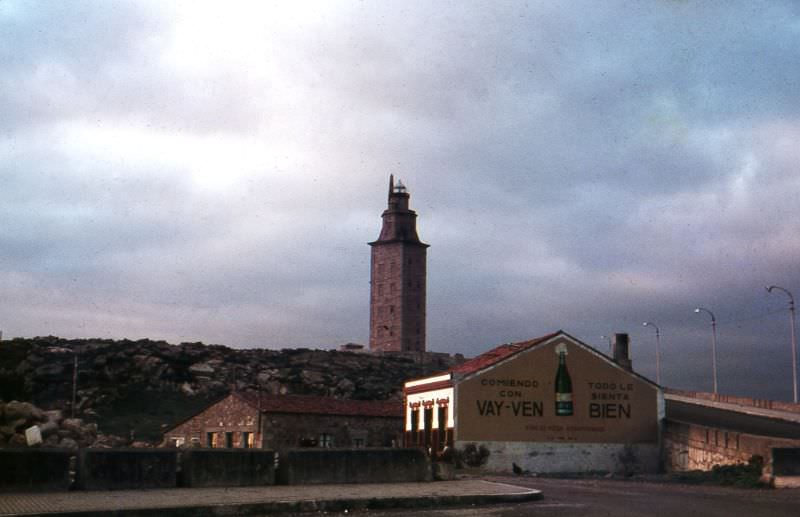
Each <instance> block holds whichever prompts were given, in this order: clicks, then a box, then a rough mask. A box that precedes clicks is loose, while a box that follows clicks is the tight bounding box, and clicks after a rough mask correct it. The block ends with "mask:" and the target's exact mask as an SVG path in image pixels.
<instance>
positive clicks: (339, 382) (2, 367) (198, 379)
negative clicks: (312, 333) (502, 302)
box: [0, 336, 463, 441]
mask: <svg viewBox="0 0 800 517" xmlns="http://www.w3.org/2000/svg"><path fill="white" fill-rule="evenodd" d="M76 356H77V358H78V369H77V371H78V375H77V383H76V386H77V390H76V393H77V396H76V404H75V416H76V417H80V418H82V419H83V420H84V421H87V422H94V423H96V424H97V428H98V429H99V431H100V432H101V433H105V434H111V435H119V436H124V437H129V436H130V437H132V438H133V437H135V438H136V439H139V440H150V441H157V440H158V439H160V436H161V429H162V428H163V426H165V425H170V424H172V423H174V422H177V421H179V420H181V419H183V418H186V417H187V416H189V415H191V414H193V413H195V412H196V411H198V410H199V409H201V408H202V407H204V406H205V405H206V404H208V403H209V402H210V401H211V400H212V399H215V398H217V397H219V396H221V395H223V394H225V393H226V392H228V391H229V390H231V389H234V388H235V389H238V390H259V389H261V390H264V391H265V392H269V393H274V394H282V393H290V394H309V395H325V396H332V397H339V398H354V399H362V400H370V399H372V400H381V399H388V398H399V397H401V396H402V384H403V382H404V381H405V380H407V379H409V378H414V377H421V376H425V375H428V374H431V373H434V372H437V371H441V370H445V369H447V368H449V367H451V366H452V365H454V364H456V363H457V362H459V360H463V358H461V357H460V356H456V357H451V356H448V355H445V354H425V355H424V356H421V355H420V354H380V355H377V354H370V353H353V352H338V351H333V350H309V349H283V350H268V349H249V350H239V349H232V348H228V347H225V346H220V345H204V344H202V343H181V344H179V345H171V344H169V343H166V342H164V341H150V340H139V341H130V340H120V341H114V340H103V339H85V340H84V339H81V340H67V339H61V338H57V337H52V336H48V337H36V338H30V339H21V338H16V339H13V340H10V341H2V342H0V400H5V401H6V402H8V401H11V400H19V401H29V402H32V403H33V404H35V405H36V406H39V407H41V408H43V409H45V410H62V411H63V413H64V415H65V416H71V413H72V411H71V407H70V401H71V397H72V381H73V361H74V358H75V357H76Z"/></svg>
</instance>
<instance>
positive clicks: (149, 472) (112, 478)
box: [78, 449, 177, 490]
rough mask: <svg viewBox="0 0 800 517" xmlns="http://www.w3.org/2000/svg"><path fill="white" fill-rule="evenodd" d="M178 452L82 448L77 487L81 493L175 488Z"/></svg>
mask: <svg viewBox="0 0 800 517" xmlns="http://www.w3.org/2000/svg"><path fill="white" fill-rule="evenodd" d="M176 471H177V453H176V451H174V450H172V451H169V450H153V449H82V450H81V452H80V461H79V468H78V487H79V488H81V489H82V490H121V489H131V488H174V487H175V486H177V475H176Z"/></svg>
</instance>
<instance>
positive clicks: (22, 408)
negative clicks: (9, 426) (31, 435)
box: [5, 400, 44, 422]
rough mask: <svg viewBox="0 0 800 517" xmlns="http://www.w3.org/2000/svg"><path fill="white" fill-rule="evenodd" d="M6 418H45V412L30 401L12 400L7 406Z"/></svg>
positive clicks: (35, 419) (32, 419)
mask: <svg viewBox="0 0 800 517" xmlns="http://www.w3.org/2000/svg"><path fill="white" fill-rule="evenodd" d="M5 420H6V422H10V421H12V420H25V421H26V422H34V421H39V422H40V421H42V420H44V413H42V410H41V409H39V408H38V407H36V406H34V405H33V404H31V403H30V402H19V401H16V400H12V401H11V402H9V403H8V404H6V407H5Z"/></svg>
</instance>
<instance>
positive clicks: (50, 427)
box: [39, 420, 58, 438]
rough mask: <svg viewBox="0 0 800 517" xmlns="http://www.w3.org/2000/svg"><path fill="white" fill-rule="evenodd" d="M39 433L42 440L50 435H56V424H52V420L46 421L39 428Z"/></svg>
mask: <svg viewBox="0 0 800 517" xmlns="http://www.w3.org/2000/svg"><path fill="white" fill-rule="evenodd" d="M39 432H40V433H41V434H42V437H43V438H47V437H49V436H50V435H56V436H57V435H58V423H57V422H54V421H53V420H48V421H47V422H45V423H43V424H42V425H40V426H39Z"/></svg>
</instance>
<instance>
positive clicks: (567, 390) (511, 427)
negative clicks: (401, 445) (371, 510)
mask: <svg viewBox="0 0 800 517" xmlns="http://www.w3.org/2000/svg"><path fill="white" fill-rule="evenodd" d="M615 339H616V341H615V344H614V358H611V357H608V356H606V355H604V354H602V353H601V352H598V351H597V350H595V349H594V348H592V347H590V346H588V345H586V344H585V343H582V342H581V341H579V340H577V339H575V338H574V337H572V336H570V335H569V334H567V333H565V332H563V331H558V332H555V333H553V334H548V335H546V336H542V337H539V338H536V339H532V340H529V341H523V342H520V343H511V344H505V345H501V346H498V347H496V348H494V349H492V350H490V351H488V352H486V353H484V354H482V355H479V356H477V357H475V358H473V359H471V360H469V361H467V362H465V363H462V364H461V365H459V366H457V367H455V368H453V369H451V370H448V371H446V372H443V373H441V374H439V375H434V376H431V377H426V378H423V379H415V380H410V381H408V382H406V383H405V386H404V398H405V427H404V430H405V433H404V441H405V445H406V446H423V447H426V448H428V449H430V450H431V452H441V451H443V450H444V448H445V447H455V448H456V449H459V450H463V449H464V448H465V447H466V446H467V445H468V444H470V443H472V444H475V445H476V446H477V447H479V448H480V446H483V447H485V449H486V450H488V452H489V455H488V458H486V464H485V468H487V469H489V470H495V471H512V470H516V471H519V470H527V471H531V472H586V471H612V472H617V471H628V472H654V471H656V470H657V469H658V466H659V457H660V445H661V444H660V440H661V430H662V422H663V419H664V396H663V393H662V391H661V389H660V388H659V386H657V385H656V384H654V383H653V382H651V381H649V380H648V379H646V378H644V377H642V376H640V375H637V374H636V373H634V372H633V371H632V369H631V361H630V359H629V356H628V341H627V335H626V334H617V335H616V336H615Z"/></svg>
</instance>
